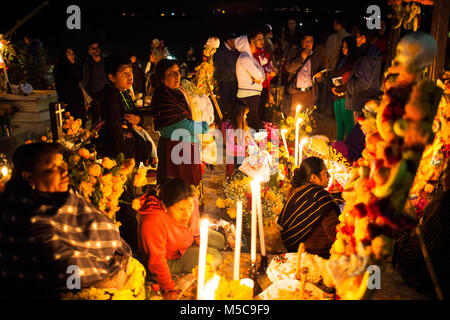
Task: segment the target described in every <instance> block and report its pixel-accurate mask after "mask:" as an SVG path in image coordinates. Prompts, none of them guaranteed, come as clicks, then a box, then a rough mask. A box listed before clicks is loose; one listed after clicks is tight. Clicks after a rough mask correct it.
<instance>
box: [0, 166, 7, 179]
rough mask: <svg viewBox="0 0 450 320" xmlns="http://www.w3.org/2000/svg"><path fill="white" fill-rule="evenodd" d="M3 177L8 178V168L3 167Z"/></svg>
mask: <svg viewBox="0 0 450 320" xmlns="http://www.w3.org/2000/svg"><path fill="white" fill-rule="evenodd" d="M1 172H2V175H3V176H4V177H6V176H7V175H8V168H7V167H6V166H3V167H2V169H1Z"/></svg>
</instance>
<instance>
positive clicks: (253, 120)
mask: <svg viewBox="0 0 450 320" xmlns="http://www.w3.org/2000/svg"><path fill="white" fill-rule="evenodd" d="M234 43H235V45H236V49H237V50H238V51H239V52H240V53H241V54H240V55H239V58H238V59H237V61H236V77H237V80H238V92H237V97H238V98H239V99H241V100H242V101H244V102H245V103H246V104H247V105H248V106H249V114H248V119H249V121H248V124H249V126H250V127H252V128H253V129H255V130H256V129H258V128H259V127H260V126H261V122H260V121H261V120H260V117H259V114H260V113H259V107H260V104H261V103H260V100H261V91H262V88H263V86H262V83H263V82H264V80H265V78H266V75H265V73H264V69H263V67H262V66H261V65H260V63H259V61H258V60H257V59H256V58H255V57H254V56H253V54H254V53H255V52H256V50H257V49H261V48H263V47H264V35H263V32H262V31H255V32H252V33H249V34H247V35H243V36H240V37H238V38H236V39H235V40H234Z"/></svg>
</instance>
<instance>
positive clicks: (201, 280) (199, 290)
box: [197, 219, 209, 300]
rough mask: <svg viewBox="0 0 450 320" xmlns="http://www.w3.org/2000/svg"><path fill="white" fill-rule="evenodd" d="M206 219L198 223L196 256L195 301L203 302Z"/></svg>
mask: <svg viewBox="0 0 450 320" xmlns="http://www.w3.org/2000/svg"><path fill="white" fill-rule="evenodd" d="M208 227H209V222H208V219H204V220H202V221H201V223H200V248H199V254H198V279H197V284H198V286H197V300H203V299H204V297H203V290H204V287H205V271H206V250H207V248H208Z"/></svg>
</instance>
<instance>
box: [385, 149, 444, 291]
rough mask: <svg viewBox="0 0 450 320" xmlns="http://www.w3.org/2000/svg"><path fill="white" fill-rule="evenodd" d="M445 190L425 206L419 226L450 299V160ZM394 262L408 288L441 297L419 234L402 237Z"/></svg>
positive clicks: (409, 233) (413, 233) (407, 234)
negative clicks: (428, 265) (426, 260)
mask: <svg viewBox="0 0 450 320" xmlns="http://www.w3.org/2000/svg"><path fill="white" fill-rule="evenodd" d="M442 186H443V190H442V191H441V192H439V193H437V194H436V195H435V196H434V197H433V199H432V200H431V201H430V203H429V204H428V205H427V206H426V207H425V211H424V215H423V218H422V219H423V221H422V222H421V224H420V225H419V228H420V231H421V234H422V238H423V242H424V244H425V247H426V249H427V252H428V256H429V259H430V262H431V265H432V267H433V269H434V273H435V275H436V278H437V280H438V282H439V287H440V289H441V292H442V295H443V297H444V299H448V297H450V276H449V272H448V270H449V268H450V250H449V247H450V215H449V212H450V158H447V159H446V162H445V165H444V169H443V175H442ZM392 262H393V264H394V266H395V267H396V268H397V270H398V271H399V272H400V273H401V275H402V277H403V280H404V281H405V283H406V284H407V285H409V286H410V287H412V288H414V289H415V290H417V291H418V292H420V293H422V294H424V295H426V296H427V297H429V298H431V299H437V298H439V297H438V296H437V294H436V290H435V287H434V286H433V282H432V280H431V276H430V273H429V271H428V268H427V265H426V263H425V260H424V258H423V253H422V248H421V246H420V243H419V239H418V237H417V234H416V233H415V231H410V232H407V233H404V234H402V235H401V236H400V237H399V239H397V241H396V242H395V244H394V251H393V256H392Z"/></svg>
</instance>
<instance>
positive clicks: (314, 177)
mask: <svg viewBox="0 0 450 320" xmlns="http://www.w3.org/2000/svg"><path fill="white" fill-rule="evenodd" d="M329 177H330V174H329V173H328V170H327V167H326V166H325V163H324V162H323V160H322V159H320V158H316V157H309V158H306V159H304V160H303V161H302V163H301V165H300V168H297V169H295V171H294V178H293V179H292V182H291V183H292V187H291V189H290V190H289V193H288V199H289V200H288V201H287V203H286V204H285V206H284V208H283V210H282V211H281V214H280V216H279V217H278V224H279V225H280V226H281V228H282V230H281V239H282V240H283V243H284V245H285V247H286V249H287V250H288V251H289V252H296V251H297V250H298V246H299V244H300V243H301V242H303V243H304V244H305V249H306V251H307V252H308V253H311V254H316V255H319V256H321V257H322V258H325V259H327V258H329V256H330V252H329V251H330V249H331V245H332V244H333V242H334V240H335V236H336V226H337V225H338V224H339V220H338V215H339V212H340V210H339V206H338V204H337V203H336V202H335V200H334V199H333V197H332V196H331V194H330V193H329V192H328V191H326V190H325V189H324V188H326V187H327V185H328V179H329Z"/></svg>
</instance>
